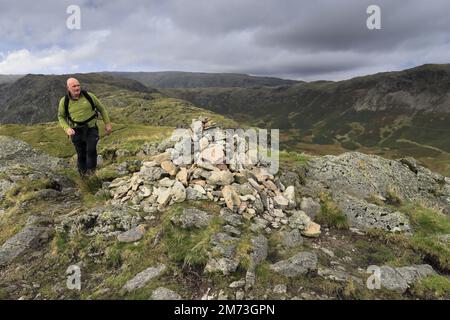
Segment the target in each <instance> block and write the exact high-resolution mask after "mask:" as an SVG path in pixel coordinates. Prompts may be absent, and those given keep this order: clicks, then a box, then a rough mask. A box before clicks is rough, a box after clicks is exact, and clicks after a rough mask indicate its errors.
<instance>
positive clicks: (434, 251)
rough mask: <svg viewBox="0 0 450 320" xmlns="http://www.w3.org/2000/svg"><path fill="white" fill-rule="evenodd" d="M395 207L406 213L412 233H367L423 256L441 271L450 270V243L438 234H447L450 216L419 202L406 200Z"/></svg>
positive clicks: (449, 229) (449, 231) (449, 226)
mask: <svg viewBox="0 0 450 320" xmlns="http://www.w3.org/2000/svg"><path fill="white" fill-rule="evenodd" d="M396 210H399V211H400V212H402V213H404V214H405V215H407V216H408V217H409V219H410V223H411V227H412V228H413V234H412V235H404V234H395V235H394V234H392V235H388V234H385V233H383V232H380V231H374V230H372V231H371V232H370V234H372V235H374V236H375V237H378V238H381V239H382V240H383V241H385V243H387V244H389V243H394V244H396V245H398V246H402V247H403V248H404V250H413V251H414V252H416V253H419V254H420V255H421V257H422V259H423V260H424V261H425V262H426V263H429V264H431V265H432V266H433V267H434V268H435V269H438V270H440V271H442V272H448V271H450V246H449V244H448V243H444V242H443V241H440V240H439V235H444V234H450V218H449V217H448V216H446V215H444V214H442V213H440V212H438V211H436V210H433V209H431V208H427V207H424V206H422V205H421V204H418V203H405V204H403V205H401V206H400V207H396Z"/></svg>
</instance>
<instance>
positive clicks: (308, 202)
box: [300, 197, 321, 219]
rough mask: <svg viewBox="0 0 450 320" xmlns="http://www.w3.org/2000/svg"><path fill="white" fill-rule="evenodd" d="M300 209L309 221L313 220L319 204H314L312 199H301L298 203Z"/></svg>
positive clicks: (318, 210) (319, 207)
mask: <svg viewBox="0 0 450 320" xmlns="http://www.w3.org/2000/svg"><path fill="white" fill-rule="evenodd" d="M300 209H301V210H302V211H304V212H305V213H306V214H307V215H308V216H309V217H310V218H311V219H314V218H315V217H316V215H317V214H318V213H319V212H320V209H321V206H320V203H318V202H316V201H315V200H314V199H313V198H310V197H303V198H302V201H301V203H300Z"/></svg>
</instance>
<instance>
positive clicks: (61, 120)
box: [58, 97, 70, 132]
mask: <svg viewBox="0 0 450 320" xmlns="http://www.w3.org/2000/svg"><path fill="white" fill-rule="evenodd" d="M58 121H59V124H60V126H61V127H62V128H63V129H64V132H67V129H69V128H70V126H69V124H68V123H67V120H66V115H65V110H64V97H63V98H62V99H61V100H60V101H59V106H58Z"/></svg>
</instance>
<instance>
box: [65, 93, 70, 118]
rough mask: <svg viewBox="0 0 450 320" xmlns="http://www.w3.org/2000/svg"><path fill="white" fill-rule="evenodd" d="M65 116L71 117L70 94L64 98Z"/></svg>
mask: <svg viewBox="0 0 450 320" xmlns="http://www.w3.org/2000/svg"><path fill="white" fill-rule="evenodd" d="M64 115H65V116H66V117H70V115H69V94H66V96H65V97H64Z"/></svg>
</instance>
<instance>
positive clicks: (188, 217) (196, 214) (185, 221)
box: [171, 208, 212, 228]
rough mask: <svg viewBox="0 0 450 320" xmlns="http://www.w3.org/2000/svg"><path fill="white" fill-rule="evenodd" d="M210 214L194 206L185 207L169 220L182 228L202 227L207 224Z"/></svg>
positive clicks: (210, 217)
mask: <svg viewBox="0 0 450 320" xmlns="http://www.w3.org/2000/svg"><path fill="white" fill-rule="evenodd" d="M211 219H212V216H211V215H210V214H209V213H207V212H205V211H202V210H199V209H196V208H186V209H183V212H182V213H181V214H180V215H179V216H175V217H173V218H172V219H171V221H172V222H173V223H174V224H176V225H179V226H181V227H182V228H204V227H207V226H208V225H209V222H210V221H211Z"/></svg>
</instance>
